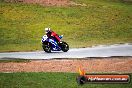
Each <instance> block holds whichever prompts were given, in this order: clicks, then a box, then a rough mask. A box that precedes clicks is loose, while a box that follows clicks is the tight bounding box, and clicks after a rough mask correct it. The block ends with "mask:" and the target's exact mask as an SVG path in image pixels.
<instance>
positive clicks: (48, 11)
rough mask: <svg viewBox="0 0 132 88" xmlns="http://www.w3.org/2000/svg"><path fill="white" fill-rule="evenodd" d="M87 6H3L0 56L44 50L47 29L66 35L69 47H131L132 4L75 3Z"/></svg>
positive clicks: (85, 0)
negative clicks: (44, 37) (0, 53)
mask: <svg viewBox="0 0 132 88" xmlns="http://www.w3.org/2000/svg"><path fill="white" fill-rule="evenodd" d="M73 1H75V2H77V3H85V4H86V5H87V6H85V7H84V6H70V7H55V6H52V7H47V6H40V5H29V4H21V3H5V2H3V1H1V2H0V6H1V9H0V13H1V14H0V52H4V51H32V50H41V49H42V48H41V42H40V41H41V36H42V35H44V28H45V27H51V28H52V29H53V30H54V31H56V32H57V33H58V34H63V35H64V39H63V40H65V41H66V42H68V44H69V45H70V47H88V46H92V45H98V44H114V43H132V26H131V25H132V4H128V3H122V2H120V1H119V0H116V2H114V1H110V0H101V1H98V0H73Z"/></svg>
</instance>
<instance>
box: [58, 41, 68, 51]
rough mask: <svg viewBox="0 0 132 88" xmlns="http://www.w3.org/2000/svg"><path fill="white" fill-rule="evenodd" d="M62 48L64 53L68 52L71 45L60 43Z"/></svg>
mask: <svg viewBox="0 0 132 88" xmlns="http://www.w3.org/2000/svg"><path fill="white" fill-rule="evenodd" d="M60 47H61V50H62V51H63V52H67V51H68V50H69V45H68V44H67V43H66V42H60Z"/></svg>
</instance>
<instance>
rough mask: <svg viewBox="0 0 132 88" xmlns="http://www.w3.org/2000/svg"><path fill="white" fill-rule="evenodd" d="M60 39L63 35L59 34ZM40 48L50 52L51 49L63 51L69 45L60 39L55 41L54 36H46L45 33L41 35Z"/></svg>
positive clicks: (67, 48)
mask: <svg viewBox="0 0 132 88" xmlns="http://www.w3.org/2000/svg"><path fill="white" fill-rule="evenodd" d="M59 38H60V39H62V38H63V35H61V36H59ZM41 42H42V48H43V50H44V51H45V52H47V53H51V51H63V52H67V51H68V50H69V45H68V44H67V43H66V42H64V41H61V42H59V43H57V41H56V40H55V39H54V38H48V37H47V35H44V36H43V37H42V40H41Z"/></svg>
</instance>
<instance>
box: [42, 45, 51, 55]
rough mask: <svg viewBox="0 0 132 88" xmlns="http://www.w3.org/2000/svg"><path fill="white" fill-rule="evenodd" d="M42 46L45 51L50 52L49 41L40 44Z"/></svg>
mask: <svg viewBox="0 0 132 88" xmlns="http://www.w3.org/2000/svg"><path fill="white" fill-rule="evenodd" d="M42 48H43V50H44V51H45V52H47V53H51V46H50V43H43V44H42Z"/></svg>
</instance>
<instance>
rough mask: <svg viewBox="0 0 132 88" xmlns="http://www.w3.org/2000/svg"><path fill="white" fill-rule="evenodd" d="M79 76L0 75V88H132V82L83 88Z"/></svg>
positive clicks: (43, 74)
mask: <svg viewBox="0 0 132 88" xmlns="http://www.w3.org/2000/svg"><path fill="white" fill-rule="evenodd" d="M77 76H78V74H77V73H42V72H40V73H34V72H33V73H0V88H131V86H132V82H130V83H129V84H84V85H82V86H81V85H78V84H77V83H76V77H77ZM131 76H132V74H131ZM131 80H132V78H131Z"/></svg>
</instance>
